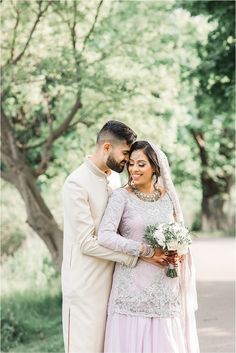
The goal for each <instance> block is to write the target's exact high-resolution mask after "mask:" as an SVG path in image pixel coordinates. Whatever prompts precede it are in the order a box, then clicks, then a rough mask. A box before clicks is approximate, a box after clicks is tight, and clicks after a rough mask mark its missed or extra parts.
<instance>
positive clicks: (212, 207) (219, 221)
mask: <svg viewBox="0 0 236 353" xmlns="http://www.w3.org/2000/svg"><path fill="white" fill-rule="evenodd" d="M225 204H226V200H225V199H224V198H223V197H222V195H219V194H218V195H215V196H213V197H205V196H204V195H203V197H202V215H201V223H202V230H203V231H214V230H225V231H229V230H230V228H231V226H232V222H231V219H230V217H228V216H227V214H226V213H225V211H224V208H225V207H224V206H225Z"/></svg>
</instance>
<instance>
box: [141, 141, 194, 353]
mask: <svg viewBox="0 0 236 353" xmlns="http://www.w3.org/2000/svg"><path fill="white" fill-rule="evenodd" d="M148 143H149V144H150V145H151V147H152V148H153V150H154V151H155V152H156V155H157V159H158V163H159V166H160V172H161V175H160V178H158V181H160V183H161V184H162V186H164V188H165V189H166V191H167V193H168V194H169V196H170V198H171V201H172V204H173V208H174V215H175V220H176V221H177V222H182V223H183V224H184V218H183V213H182V210H181V207H180V203H179V198H178V195H177V193H176V190H175V186H174V184H173V181H172V178H171V171H170V167H169V162H168V159H167V157H166V155H165V153H164V152H163V151H162V150H161V149H160V148H159V147H158V146H157V145H155V144H153V143H152V142H150V141H148ZM159 179H160V180H159ZM180 288H181V302H182V310H183V320H182V325H183V328H184V332H185V338H186V352H187V353H200V350H199V343H198V337H197V329H196V320H195V310H197V308H198V304H197V291H196V279H195V266H194V263H193V258H192V254H191V251H190V250H189V252H188V254H187V255H186V258H185V260H184V266H182V268H181V276H180Z"/></svg>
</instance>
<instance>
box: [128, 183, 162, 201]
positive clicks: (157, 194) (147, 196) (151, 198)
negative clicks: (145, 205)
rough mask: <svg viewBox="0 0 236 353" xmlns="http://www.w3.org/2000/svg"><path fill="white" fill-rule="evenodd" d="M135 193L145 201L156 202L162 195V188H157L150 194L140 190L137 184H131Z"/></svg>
mask: <svg viewBox="0 0 236 353" xmlns="http://www.w3.org/2000/svg"><path fill="white" fill-rule="evenodd" d="M131 188H132V191H133V193H134V194H135V195H136V196H137V197H138V198H139V199H140V200H143V201H149V202H154V201H157V200H158V199H159V198H160V197H161V190H159V189H157V190H155V191H154V192H152V193H150V194H145V193H144V192H142V191H139V190H138V189H137V188H136V186H135V185H131Z"/></svg>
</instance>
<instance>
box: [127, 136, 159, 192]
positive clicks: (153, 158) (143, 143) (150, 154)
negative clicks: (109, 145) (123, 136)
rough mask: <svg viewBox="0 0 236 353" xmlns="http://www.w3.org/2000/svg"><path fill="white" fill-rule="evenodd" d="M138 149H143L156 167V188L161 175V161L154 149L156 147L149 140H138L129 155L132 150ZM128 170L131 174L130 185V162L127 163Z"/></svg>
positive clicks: (129, 181) (130, 180)
mask: <svg viewBox="0 0 236 353" xmlns="http://www.w3.org/2000/svg"><path fill="white" fill-rule="evenodd" d="M138 150H142V152H143V153H144V154H145V156H146V157H147V159H148V161H149V163H150V164H151V166H152V167H153V169H154V172H153V174H154V175H155V177H156V181H155V183H154V187H155V188H156V185H157V182H158V178H159V176H160V175H161V172H160V166H159V163H158V160H157V155H156V152H155V151H154V149H153V148H152V146H151V145H150V143H149V142H148V141H144V140H141V141H136V142H135V143H133V144H132V146H131V148H130V151H129V157H130V156H131V154H132V152H134V151H138ZM127 170H128V176H129V179H128V185H129V186H131V183H132V178H131V176H130V173H129V162H128V163H127Z"/></svg>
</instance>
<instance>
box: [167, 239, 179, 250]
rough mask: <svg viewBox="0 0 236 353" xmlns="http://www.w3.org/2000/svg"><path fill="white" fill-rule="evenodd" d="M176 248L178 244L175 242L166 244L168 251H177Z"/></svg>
mask: <svg viewBox="0 0 236 353" xmlns="http://www.w3.org/2000/svg"><path fill="white" fill-rule="evenodd" d="M177 247H178V242H177V240H174V241H171V242H169V243H168V244H167V249H168V250H177Z"/></svg>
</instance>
